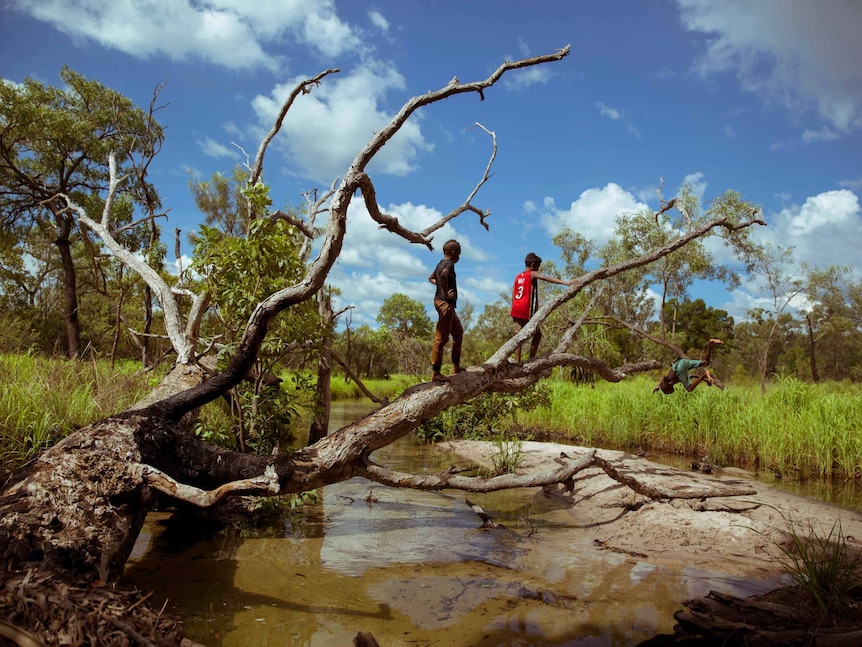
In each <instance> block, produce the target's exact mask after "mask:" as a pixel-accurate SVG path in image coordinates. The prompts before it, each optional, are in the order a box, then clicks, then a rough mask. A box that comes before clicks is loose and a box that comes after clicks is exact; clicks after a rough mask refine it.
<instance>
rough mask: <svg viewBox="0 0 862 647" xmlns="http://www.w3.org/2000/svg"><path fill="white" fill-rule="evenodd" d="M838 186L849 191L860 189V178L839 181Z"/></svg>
mask: <svg viewBox="0 0 862 647" xmlns="http://www.w3.org/2000/svg"><path fill="white" fill-rule="evenodd" d="M838 186H840V187H841V188H842V189H850V190H851V191H854V190H859V189H862V177H857V178H856V179H854V180H841V181H840V182H839V183H838Z"/></svg>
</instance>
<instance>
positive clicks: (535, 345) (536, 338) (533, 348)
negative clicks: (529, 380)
mask: <svg viewBox="0 0 862 647" xmlns="http://www.w3.org/2000/svg"><path fill="white" fill-rule="evenodd" d="M541 341H542V331H541V329H539V328H536V333H535V334H534V335H533V339H532V341H530V359H533V358H534V357H535V356H536V355H537V354H538V352H539V343H541Z"/></svg>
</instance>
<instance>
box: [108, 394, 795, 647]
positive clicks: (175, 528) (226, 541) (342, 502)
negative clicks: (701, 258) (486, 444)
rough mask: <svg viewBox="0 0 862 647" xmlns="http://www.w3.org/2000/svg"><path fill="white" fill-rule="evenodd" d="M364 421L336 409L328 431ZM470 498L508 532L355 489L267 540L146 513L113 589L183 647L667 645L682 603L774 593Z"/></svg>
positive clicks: (461, 500)
mask: <svg viewBox="0 0 862 647" xmlns="http://www.w3.org/2000/svg"><path fill="white" fill-rule="evenodd" d="M366 411H368V407H367V406H363V405H358V404H355V403H337V404H334V406H333V420H332V428H335V429H337V428H338V427H339V426H341V425H343V424H346V423H347V422H349V421H351V420H353V419H356V418H358V417H359V416H361V415H362V414H363V413H365V412H366ZM374 459H375V460H376V461H377V462H379V463H381V464H384V465H386V466H388V467H391V468H394V469H399V470H404V471H411V472H431V473H433V472H439V471H441V470H442V469H445V468H447V467H449V466H450V465H452V464H461V463H463V461H462V460H461V459H459V458H455V457H452V456H450V455H447V454H446V453H444V452H441V451H439V450H438V449H434V448H429V447H428V446H427V445H423V444H420V443H418V442H416V441H415V440H413V439H412V438H405V439H403V440H401V441H399V442H398V443H395V444H394V445H392V446H390V447H387V448H385V449H383V450H380V451H379V452H376V453H375V455H374ZM469 498H470V500H471V501H472V502H474V503H476V504H478V505H480V506H482V507H483V508H484V509H485V510H487V511H489V512H492V513H493V515H494V518H495V519H496V520H497V521H498V522H500V523H501V524H503V526H504V528H502V529H495V530H482V529H480V527H479V526H480V521H479V519H478V517H477V516H476V514H475V513H474V512H473V511H472V510H471V509H470V507H469V506H467V505H466V503H465V496H464V494H463V493H453V492H419V491H413V490H405V489H393V488H388V487H384V486H380V485H377V484H375V483H372V482H370V481H367V480H365V479H359V478H355V479H351V480H349V481H346V482H344V483H339V484H335V485H331V486H327V487H326V488H323V490H322V492H321V493H320V497H319V499H318V501H317V502H315V503H311V504H309V505H306V506H303V507H302V508H299V509H297V510H296V511H295V512H294V513H293V514H290V515H288V516H287V517H285V519H284V521H283V522H281V523H279V524H278V525H277V527H271V528H268V529H266V530H265V531H255V532H251V531H247V530H240V529H236V530H234V531H228V532H220V533H217V534H214V533H212V532H210V531H209V530H208V529H207V528H202V527H200V526H190V525H189V524H188V523H183V522H182V520H181V519H180V518H179V517H180V516H179V515H177V516H176V517H172V516H171V515H169V514H166V513H155V514H153V515H151V516H150V517H149V519H148V521H147V524H146V527H145V529H144V532H143V533H142V534H141V537H140V539H139V542H138V545H137V546H136V548H135V551H134V553H133V555H132V558H131V560H130V562H129V565H128V567H127V570H126V575H125V578H124V581H125V584H127V585H132V586H136V587H138V588H139V589H140V590H142V591H145V592H149V591H152V592H153V595H152V597H151V598H150V603H151V604H152V605H153V606H154V607H156V608H160V607H161V606H162V605H164V607H165V609H166V610H167V611H169V612H171V613H173V614H174V615H177V616H179V617H181V618H182V619H183V622H184V626H185V629H186V633H187V635H188V637H189V638H191V639H193V640H196V641H197V642H199V643H202V644H203V645H208V646H224V647H228V646H242V647H245V646H248V645H254V646H266V645H302V646H308V647H324V646H325V647H329V646H342V645H343V646H345V647H349V646H350V645H352V644H353V643H352V640H353V637H354V636H355V635H356V633H357V631H359V630H361V631H367V632H370V633H372V634H374V636H375V637H376V638H377V640H378V641H379V643H380V644H381V645H382V646H383V647H398V646H408V645H409V646H419V645H421V646H426V645H440V646H452V647H479V646H486V645H487V646H490V645H519V646H527V645H533V646H537V647H538V646H550V645H578V646H580V645H619V646H624V645H632V644H636V643H638V642H640V641H642V640H645V639H647V638H649V637H651V636H653V635H655V634H657V633H672V628H673V624H674V619H673V613H674V612H675V611H677V610H679V609H680V608H681V603H682V602H683V601H685V600H688V599H691V598H694V597H698V596H701V595H705V594H706V593H707V592H708V591H710V590H719V591H723V592H727V593H732V594H736V595H750V594H753V593H758V592H764V591H767V590H770V589H772V588H774V587H775V586H777V584H778V582H777V581H774V580H773V581H767V582H762V581H752V580H748V579H742V578H733V577H728V576H726V575H724V574H720V573H719V572H712V571H710V570H707V569H704V568H702V567H699V568H693V567H691V566H689V565H684V564H681V565H679V567H678V568H670V567H656V566H654V565H652V564H649V563H648V562H647V561H645V560H640V559H638V558H637V557H633V556H630V555H627V554H618V553H613V552H608V551H605V550H601V549H600V548H599V547H597V546H595V545H593V544H592V543H591V542H589V541H588V540H586V539H584V540H582V541H581V540H574V541H573V540H572V539H571V537H572V536H577V533H575V534H574V535H573V533H572V532H571V530H572V529H573V528H577V519H576V518H575V517H574V516H573V515H572V514H571V511H570V510H568V509H567V508H565V507H564V506H563V505H562V504H561V503H559V502H557V501H555V500H553V499H550V498H548V497H545V496H544V495H543V494H542V493H541V492H540V491H539V490H537V489H535V488H533V489H521V490H512V491H507V492H500V493H491V494H484V495H469ZM561 529H565V530H566V532H565V533H561V532H559V530H561ZM555 531H557V532H555Z"/></svg>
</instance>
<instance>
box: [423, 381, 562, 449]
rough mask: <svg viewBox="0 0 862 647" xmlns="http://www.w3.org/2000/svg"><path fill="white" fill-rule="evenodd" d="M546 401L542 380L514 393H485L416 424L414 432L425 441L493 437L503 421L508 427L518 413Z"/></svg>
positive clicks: (547, 402)
mask: <svg viewBox="0 0 862 647" xmlns="http://www.w3.org/2000/svg"><path fill="white" fill-rule="evenodd" d="M549 403H550V401H549V390H548V388H547V386H546V385H544V384H536V385H533V386H531V387H529V388H528V389H525V390H524V391H522V392H521V393H516V394H509V393H487V394H483V395H480V396H477V397H475V398H473V399H472V400H470V401H469V402H466V403H464V404H459V405H456V406H454V407H450V408H449V409H446V410H445V411H443V412H441V413H439V414H437V415H436V416H434V417H433V418H431V419H430V420H426V421H425V422H423V423H422V424H421V425H419V427H417V429H416V435H417V437H419V438H420V439H421V440H423V441H425V442H437V441H439V440H443V439H446V438H467V439H475V440H487V439H488V438H491V437H494V436H495V435H496V434H497V432H498V430H500V429H501V428H502V427H503V426H504V423H505V426H506V427H511V426H512V424H513V423H514V422H515V419H516V416H517V415H518V413H520V412H524V411H531V410H533V409H535V408H536V407H540V406H548V404H549Z"/></svg>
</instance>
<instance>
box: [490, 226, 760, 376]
mask: <svg viewBox="0 0 862 647" xmlns="http://www.w3.org/2000/svg"><path fill="white" fill-rule="evenodd" d="M756 215H757V211H755V212H754V213H753V214H752V216H751V218H749V219H747V220H744V221H742V222H734V221H733V220H731V219H730V218H725V217H717V218H713V219H711V220H708V221H707V222H704V223H703V224H702V225H700V226H699V227H695V228H694V229H689V230H688V231H687V232H686V233H685V234H683V235H682V236H680V237H679V238H677V239H676V240H672V241H671V242H669V243H668V244H667V245H663V246H662V247H659V248H657V249H655V250H653V251H651V252H647V253H646V254H642V255H641V256H637V257H634V258H630V259H628V260H625V261H622V262H620V263H616V264H614V265H609V266H606V267H601V268H599V269H597V270H593V271H591V272H586V273H584V274H583V275H581V276H580V277H579V278H578V279H577V280H576V281H575V282H574V283H573V284H572V285H570V286H569V287H568V288H566V289H565V290H563V291H562V292H561V293H560V294H558V295H557V296H555V297H554V298H553V299H550V300H549V301H548V302H547V303H545V305H543V306H542V307H541V308H539V310H537V311H536V313H535V314H534V315H533V316H532V318H530V320H529V322H527V325H525V326H524V327H523V328H521V330H519V331H518V333H517V334H516V335H515V336H514V337H512V338H511V339H509V341H507V342H506V343H505V344H503V345H502V346H501V347H500V349H499V350H498V351H497V352H496V353H494V355H493V356H492V357H491V358H490V359H489V360H488V361H487V362H486V363H487V364H490V365H493V366H499V365H501V364H502V363H503V362H505V361H506V360H507V358H508V357H509V356H510V355H511V354H512V353H513V352H514V350H515V349H516V348H517V347H518V346H520V345H521V344H522V343H524V342H525V341H527V340H528V339H530V338H532V336H533V334H534V333H535V332H536V328H538V327H539V326H541V324H542V323H544V321H545V319H547V317H548V315H550V314H551V313H552V312H553V311H554V310H556V309H557V308H559V307H560V306H561V305H562V304H563V303H566V302H567V301H570V300H571V299H573V298H574V297H575V296H577V294H578V293H580V292H581V290H583V289H584V288H585V287H586V286H588V285H590V284H592V283H595V282H596V281H601V280H604V279H608V278H611V277H613V276H616V275H618V274H621V273H623V272H627V271H629V270H632V269H635V268H638V267H643V266H644V265H648V264H650V263H652V262H654V261H656V260H658V259H660V258H663V257H665V256H667V255H668V254H671V253H672V252H675V251H676V250H678V249H680V248H682V247H685V246H686V245H687V244H688V243H690V242H691V241H693V240H695V239H697V238H700V237H702V236H705V235H706V234H707V233H708V232H710V231H711V230H712V229H715V228H717V227H721V228H723V229H724V230H726V231H730V232H733V231H739V230H741V229H745V228H747V227H751V226H752V225H755V224H757V225H762V226H766V223H765V222H764V221H763V220H761V219H759V218H756Z"/></svg>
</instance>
